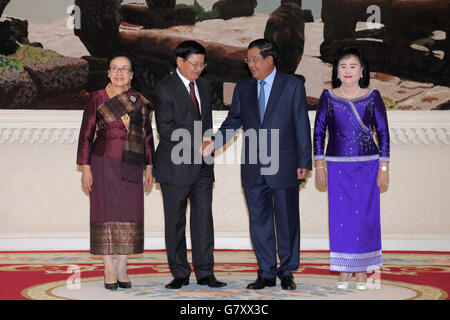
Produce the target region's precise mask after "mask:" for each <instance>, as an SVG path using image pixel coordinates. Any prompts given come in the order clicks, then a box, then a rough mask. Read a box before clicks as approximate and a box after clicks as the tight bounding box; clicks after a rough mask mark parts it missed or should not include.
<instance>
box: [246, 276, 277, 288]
mask: <svg viewBox="0 0 450 320" xmlns="http://www.w3.org/2000/svg"><path fill="white" fill-rule="evenodd" d="M275 284H276V280H269V279H266V278H263V277H259V276H258V278H257V279H256V281H255V282H252V283H250V284H249V285H248V286H247V289H253V290H259V289H264V288H265V287H274V286H275Z"/></svg>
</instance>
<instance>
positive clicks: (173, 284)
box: [166, 278, 189, 289]
mask: <svg viewBox="0 0 450 320" xmlns="http://www.w3.org/2000/svg"><path fill="white" fill-rule="evenodd" d="M188 284H189V278H187V279H185V278H174V279H173V280H172V281H170V282H169V283H168V284H166V289H180V288H181V287H182V286H187V285H188Z"/></svg>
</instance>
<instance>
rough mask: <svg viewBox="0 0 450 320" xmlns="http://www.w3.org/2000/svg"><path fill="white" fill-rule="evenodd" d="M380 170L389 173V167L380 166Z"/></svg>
mask: <svg viewBox="0 0 450 320" xmlns="http://www.w3.org/2000/svg"><path fill="white" fill-rule="evenodd" d="M380 170H381V171H384V172H387V171H389V167H388V166H380Z"/></svg>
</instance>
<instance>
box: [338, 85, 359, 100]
mask: <svg viewBox="0 0 450 320" xmlns="http://www.w3.org/2000/svg"><path fill="white" fill-rule="evenodd" d="M360 89H361V87H360V86H358V89H357V90H356V91H355V93H354V94H352V95H350V96H349V95H346V94H345V92H344V90H342V86H340V87H339V91H340V92H341V94H342V95H343V96H344V97H345V98H347V99H353V98H354V97H356V96H357V95H358V93H359V90H360Z"/></svg>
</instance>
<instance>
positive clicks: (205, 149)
mask: <svg viewBox="0 0 450 320" xmlns="http://www.w3.org/2000/svg"><path fill="white" fill-rule="evenodd" d="M199 152H200V153H201V154H202V155H203V156H204V157H207V156H209V155H210V154H211V153H213V152H214V141H213V140H212V139H211V138H209V137H204V138H203V142H202V146H201V147H200V150H199Z"/></svg>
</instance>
